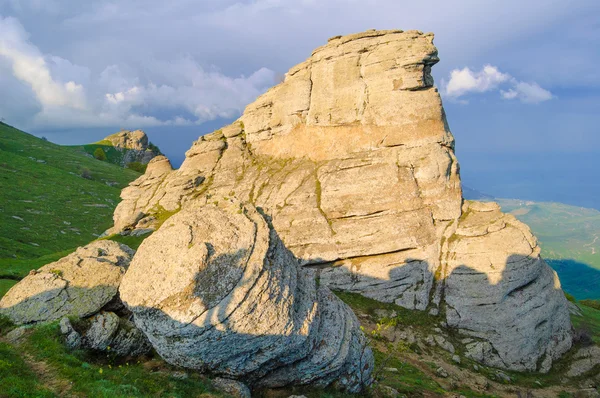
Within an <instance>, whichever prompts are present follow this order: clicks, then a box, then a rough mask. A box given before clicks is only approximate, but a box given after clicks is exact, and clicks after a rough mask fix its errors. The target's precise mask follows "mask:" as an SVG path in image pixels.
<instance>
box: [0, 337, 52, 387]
mask: <svg viewBox="0 0 600 398" xmlns="http://www.w3.org/2000/svg"><path fill="white" fill-rule="evenodd" d="M0 396H2V397H55V395H54V394H53V393H52V392H51V391H50V390H48V389H47V388H46V387H44V385H43V384H42V383H40V381H39V380H38V378H37V377H36V375H35V374H34V373H33V371H32V370H31V369H30V368H29V366H27V364H26V363H25V361H24V360H23V358H22V357H21V356H20V355H19V351H18V350H17V349H15V348H14V347H12V346H10V345H8V344H6V343H4V342H1V341H0Z"/></svg>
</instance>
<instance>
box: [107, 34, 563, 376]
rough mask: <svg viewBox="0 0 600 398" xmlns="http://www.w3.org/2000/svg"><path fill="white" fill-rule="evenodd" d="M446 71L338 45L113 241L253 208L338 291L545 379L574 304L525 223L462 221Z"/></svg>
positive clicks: (129, 209) (386, 51)
mask: <svg viewBox="0 0 600 398" xmlns="http://www.w3.org/2000/svg"><path fill="white" fill-rule="evenodd" d="M436 62H438V57H437V50H436V48H435V46H434V45H433V35H432V34H423V33H421V32H418V31H408V32H402V31H368V32H364V33H360V34H355V35H349V36H344V37H336V38H333V39H331V40H330V41H329V42H328V43H327V44H326V45H325V46H323V47H320V48H318V49H316V50H315V51H314V52H313V53H312V55H311V57H310V58H308V59H307V60H306V61H305V62H303V63H301V64H299V65H297V66H295V67H293V68H291V69H290V71H289V72H288V73H287V74H286V77H285V80H284V81H283V82H282V83H281V84H279V85H277V86H275V87H273V88H272V89H270V90H269V91H267V92H266V93H265V94H263V95H262V96H260V97H259V98H258V99H257V100H256V101H255V102H254V103H252V104H250V105H248V107H247V108H246V110H245V112H244V114H243V115H242V116H241V117H240V119H239V120H237V121H236V122H234V123H233V124H231V125H229V126H226V127H224V128H222V129H220V130H218V131H215V132H214V133H211V134H208V135H205V136H203V137H201V138H200V139H199V140H198V141H196V142H195V143H194V144H193V146H192V147H191V148H190V150H189V151H188V152H187V153H186V159H185V161H184V162H183V164H182V166H181V168H180V169H178V170H170V169H169V168H167V167H165V168H162V169H161V172H160V176H159V175H158V174H156V172H148V173H147V175H145V176H143V177H141V178H140V179H138V180H137V181H136V182H134V183H133V184H132V185H131V186H130V187H128V188H126V189H125V190H124V191H123V193H122V198H123V201H122V202H121V203H120V204H119V205H118V207H117V209H116V210H115V213H114V221H115V227H114V229H113V232H119V231H123V230H128V229H145V228H148V225H149V224H152V221H151V220H153V219H157V220H158V219H164V215H165V214H169V212H175V211H178V210H179V209H186V208H188V207H192V206H198V205H201V204H204V203H215V202H216V203H220V202H222V201H226V200H228V199H229V198H231V197H236V198H237V199H239V200H241V201H243V202H250V203H252V204H254V205H255V206H259V207H260V208H261V209H262V211H263V212H264V213H265V214H267V215H268V216H269V217H270V222H271V224H272V226H273V228H274V230H275V231H276V232H277V235H278V236H279V237H281V240H282V241H283V243H284V244H285V246H286V247H287V248H288V249H289V250H290V251H291V252H292V253H293V254H294V256H295V257H297V258H298V259H300V261H301V263H302V264H303V265H305V266H310V267H320V268H322V270H321V279H320V280H321V282H322V283H323V284H325V285H328V286H329V287H330V288H333V289H339V290H344V291H350V292H356V293H360V294H363V295H365V296H367V297H371V298H374V299H377V300H380V301H383V302H394V303H396V304H398V305H401V306H403V307H406V308H409V309H417V310H428V311H429V313H431V314H445V315H446V316H447V317H448V324H449V325H450V326H451V327H454V328H457V329H458V330H459V331H461V332H463V333H466V334H468V335H471V336H473V337H474V338H475V337H477V338H479V340H477V341H475V342H474V345H473V346H472V347H469V352H472V353H473V355H472V357H473V358H477V360H480V361H482V362H484V363H488V364H495V365H497V366H501V367H506V368H510V369H520V370H525V369H534V368H537V359H541V361H540V367H539V369H540V370H547V369H548V368H549V366H550V365H551V363H552V360H553V359H555V358H556V357H558V356H559V355H560V354H561V353H563V352H564V351H565V350H566V349H568V347H569V346H570V344H571V343H570V333H569V329H570V323H569V320H568V309H567V304H566V301H565V300H563V298H562V292H561V291H560V286H559V284H558V282H557V281H555V275H554V274H553V272H552V271H551V269H550V268H548V266H547V265H546V264H545V263H544V262H543V260H541V259H540V258H539V249H536V248H537V246H536V244H535V242H534V240H533V237H532V236H531V233H530V232H529V230H528V229H527V228H526V227H525V226H524V225H523V224H521V223H518V222H516V220H514V219H511V221H510V222H507V220H508V219H507V218H505V216H504V215H502V213H500V211H499V208H498V207H497V205H489V204H478V202H471V203H470V205H469V209H470V210H471V212H472V213H473V214H470V215H469V214H463V210H462V202H463V199H462V193H461V185H460V177H459V173H458V169H459V168H458V162H457V160H456V157H455V155H454V138H453V136H452V134H451V132H450V129H449V127H448V123H447V122H446V117H445V114H444V110H443V108H442V103H441V99H440V96H439V93H438V91H437V88H435V87H434V85H433V79H432V77H431V67H432V65H434V64H435V63H436ZM482 214H483V215H482ZM156 225H158V224H156ZM513 245H514V250H513ZM517 257H518V258H517ZM490 264H491V265H490ZM507 264H508V265H507ZM465 267H468V268H472V269H474V270H477V271H476V272H469V271H465V270H464V268H465ZM494 269H496V270H506V272H495V271H493V270H494ZM482 270H483V271H482ZM476 273H479V274H481V273H483V274H485V275H475V274H476ZM487 276H489V278H488V277H487ZM530 282H531V283H530ZM519 286H520V287H522V288H519ZM514 289H517V291H515V292H514V294H512V295H511V296H508V294H509V293H510V292H512V291H513V290H514ZM465 292H472V293H473V294H480V295H482V296H486V295H487V296H486V297H487V298H485V299H483V298H481V297H479V296H473V297H469V296H468V295H467V293H465ZM533 292H535V293H536V294H537V296H536V297H533V296H532V294H531V293H533ZM521 293H523V294H521ZM505 295H506V296H505ZM432 298H433V300H432ZM479 304H481V305H479ZM455 305H456V306H457V307H454V306H455ZM486 314H487V315H486ZM489 314H499V315H501V319H502V321H494V320H486V317H489V316H490V315H489ZM524 314H526V315H528V316H529V315H531V317H530V318H529V319H530V320H524V319H521V318H523V315H524ZM534 320H535V321H534ZM534 322H535V323H534ZM536 326H537V329H536ZM470 327H473V328H474V329H470ZM523 328H525V329H523ZM538 336H543V337H540V338H539V339H538ZM511 340H515V341H519V342H520V343H519V344H521V343H522V344H524V347H525V348H524V349H522V348H521V346H520V345H512V346H511V345H509V343H508V342H509V341H511Z"/></svg>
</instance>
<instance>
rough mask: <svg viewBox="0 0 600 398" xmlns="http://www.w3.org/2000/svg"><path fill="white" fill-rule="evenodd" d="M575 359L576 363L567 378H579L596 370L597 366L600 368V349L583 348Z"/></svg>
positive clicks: (596, 347)
mask: <svg viewBox="0 0 600 398" xmlns="http://www.w3.org/2000/svg"><path fill="white" fill-rule="evenodd" d="M573 359H574V361H573V363H571V366H570V367H569V370H568V371H567V377H579V376H581V375H583V374H585V373H587V372H589V371H590V370H592V369H594V367H595V366H599V365H600V347H599V346H596V345H594V346H589V347H585V348H581V349H580V350H579V351H577V353H576V354H575V356H574V357H573Z"/></svg>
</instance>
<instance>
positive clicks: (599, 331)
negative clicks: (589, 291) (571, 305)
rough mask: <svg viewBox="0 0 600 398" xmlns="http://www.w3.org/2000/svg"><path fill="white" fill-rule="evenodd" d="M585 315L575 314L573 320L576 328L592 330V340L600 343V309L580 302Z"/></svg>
mask: <svg viewBox="0 0 600 398" xmlns="http://www.w3.org/2000/svg"><path fill="white" fill-rule="evenodd" d="M578 304H579V308H580V309H581V312H582V313H583V317H579V316H573V317H571V321H572V322H573V326H574V327H575V328H583V329H586V330H587V331H589V332H590V334H591V335H592V340H594V342H595V343H596V344H600V309H596V308H592V307H589V306H587V305H583V304H582V303H581V302H579V303H578Z"/></svg>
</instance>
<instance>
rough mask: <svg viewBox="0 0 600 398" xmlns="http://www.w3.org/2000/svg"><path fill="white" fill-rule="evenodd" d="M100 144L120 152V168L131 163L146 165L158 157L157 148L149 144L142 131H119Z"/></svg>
mask: <svg viewBox="0 0 600 398" xmlns="http://www.w3.org/2000/svg"><path fill="white" fill-rule="evenodd" d="M100 142H101V143H108V144H110V145H111V146H113V147H114V148H115V149H117V150H118V151H120V152H122V154H123V159H122V160H121V166H123V167H125V166H127V164H129V163H131V162H139V163H142V164H148V162H150V161H151V160H152V159H153V158H154V157H156V156H158V155H160V151H159V150H158V148H157V147H155V146H153V145H152V144H151V143H150V141H149V140H148V136H147V135H146V133H144V132H143V131H142V130H134V131H130V130H121V131H119V132H118V133H115V134H112V135H109V136H108V137H106V138H104V139H103V140H102V141H100Z"/></svg>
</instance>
